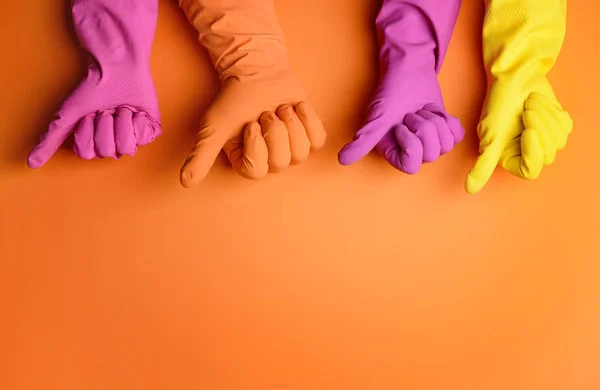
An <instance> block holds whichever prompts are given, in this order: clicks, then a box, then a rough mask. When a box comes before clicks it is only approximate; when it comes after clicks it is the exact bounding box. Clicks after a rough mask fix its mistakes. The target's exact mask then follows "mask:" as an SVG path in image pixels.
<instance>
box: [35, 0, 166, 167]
mask: <svg viewBox="0 0 600 390" xmlns="http://www.w3.org/2000/svg"><path fill="white" fill-rule="evenodd" d="M72 9H73V20H74V23H75V30H76V31H77V36H78V37H79V41H80V42H81V45H82V46H83V48H84V49H85V50H86V51H88V52H89V53H90V55H91V56H92V59H91V61H90V65H89V66H88V72H87V75H86V77H85V79H84V80H83V81H82V82H81V84H80V85H79V86H78V87H77V89H75V91H74V92H73V93H72V95H71V96H70V97H69V98H68V99H67V100H66V101H65V102H64V103H63V106H62V107H61V109H60V110H59V112H58V113H57V115H56V116H55V118H54V120H53V121H52V122H51V123H50V125H49V127H48V131H47V132H46V133H45V134H44V135H43V136H42V137H41V140H40V142H39V143H38V144H37V145H36V146H35V147H34V148H33V150H32V151H31V153H30V154H29V158H28V160H27V163H28V165H29V167H30V168H39V167H41V166H42V165H44V164H45V163H46V162H48V160H49V159H50V158H51V157H52V155H54V153H56V151H57V150H58V148H59V147H60V145H61V144H62V143H63V142H64V141H65V140H66V139H67V138H68V137H69V135H70V134H71V133H72V132H75V144H74V147H73V149H74V150H75V153H76V154H77V155H78V156H79V157H81V158H83V159H85V160H89V159H92V158H96V157H100V158H104V157H112V158H115V159H116V158H119V157H120V156H122V155H131V156H133V155H135V153H136V152H137V146H138V145H139V146H142V145H145V144H148V143H150V142H152V141H153V140H154V139H155V138H156V137H158V136H159V135H160V134H161V125H160V112H159V109H158V99H157V97H156V90H155V89H154V83H153V81H152V75H151V73H150V65H149V61H150V51H151V47H152V41H153V38H154V33H155V30H156V20H157V16H158V1H157V0H73V3H72Z"/></svg>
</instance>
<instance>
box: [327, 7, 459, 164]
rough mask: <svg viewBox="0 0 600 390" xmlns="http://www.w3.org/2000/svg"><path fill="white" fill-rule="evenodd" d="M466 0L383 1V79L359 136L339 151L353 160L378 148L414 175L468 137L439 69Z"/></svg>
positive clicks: (346, 160)
mask: <svg viewBox="0 0 600 390" xmlns="http://www.w3.org/2000/svg"><path fill="white" fill-rule="evenodd" d="M460 5H461V0H384V2H383V5H382V7H381V11H380V13H379V16H378V17H377V30H378V34H379V42H380V46H381V52H380V59H379V63H380V67H381V75H382V76H381V81H380V84H379V88H378V90H377V93H376V94H375V98H374V99H373V101H372V103H371V105H370V107H369V112H368V116H367V123H366V124H365V126H364V127H363V128H362V129H360V130H359V131H358V132H357V133H356V137H355V138H354V141H353V142H351V143H350V144H348V145H346V146H345V147H344V148H343V149H342V150H341V152H340V154H339V161H340V163H341V164H342V165H350V164H353V163H355V162H357V161H358V160H360V159H361V158H363V157H364V156H366V155H367V154H368V153H370V152H371V151H372V150H373V149H374V148H377V151H378V152H379V153H380V154H382V155H383V156H385V158H386V160H387V161H388V162H389V163H390V164H391V165H393V166H394V167H396V168H397V169H400V170H401V171H403V172H406V173H409V174H414V173H417V172H418V171H419V169H420V168H421V165H422V164H423V163H424V162H432V161H435V160H437V159H438V158H439V157H440V156H441V155H443V154H445V153H448V152H450V151H451V150H452V148H454V146H455V145H456V144H457V143H459V142H460V141H461V140H462V139H463V137H464V129H463V127H462V126H461V124H460V121H459V120H458V119H456V118H454V117H452V116H450V115H448V114H447V113H446V110H445V108H444V101H443V98H442V93H441V90H440V87H439V84H438V79H437V73H438V72H439V70H440V69H441V67H442V63H443V61H444V57H445V55H446V51H447V49H448V44H449V42H450V38H451V36H452V32H453V30H454V25H455V24H456V19H457V17H458V11H459V9H460Z"/></svg>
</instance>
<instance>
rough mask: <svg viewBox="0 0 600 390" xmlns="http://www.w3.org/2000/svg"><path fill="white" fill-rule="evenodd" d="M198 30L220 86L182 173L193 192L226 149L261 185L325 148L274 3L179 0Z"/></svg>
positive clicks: (237, 166)
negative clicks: (293, 66) (268, 176)
mask: <svg viewBox="0 0 600 390" xmlns="http://www.w3.org/2000/svg"><path fill="white" fill-rule="evenodd" d="M179 5H180V6H181V8H182V9H183V10H184V12H185V13H186V15H187V17H188V19H189V20H190V22H191V23H192V24H193V25H194V27H195V28H196V29H197V30H198V32H199V38H200V42H201V43H202V45H203V46H204V47H206V49H207V50H208V52H209V54H210V57H211V59H212V61H213V64H214V66H215V68H216V70H217V72H218V74H219V76H220V79H221V82H222V88H221V91H220V93H219V95H218V96H217V98H216V99H215V101H214V102H213V103H212V104H211V106H210V107H209V108H208V111H207V112H206V114H205V115H204V118H203V119H202V121H201V125H200V131H199V133H198V136H197V139H196V144H195V145H194V147H193V148H192V151H191V153H190V155H189V157H188V159H187V161H186V162H185V164H184V166H183V168H182V169H181V184H182V185H183V186H185V187H193V186H194V185H196V184H198V183H199V182H200V181H201V180H202V179H203V178H204V177H205V176H206V175H207V174H208V172H209V170H210V168H211V167H212V165H213V164H214V161H215V159H216V158H217V156H218V155H219V153H220V151H221V150H224V151H225V153H226V154H227V157H228V158H229V161H230V162H231V164H232V166H233V168H234V169H235V170H236V171H237V172H239V173H240V174H242V175H243V176H245V177H247V178H252V179H257V178H261V177H263V176H265V175H266V174H267V173H268V172H269V171H271V172H278V171H281V170H283V169H285V168H286V167H287V166H288V165H289V164H290V163H299V162H302V161H304V160H306V159H307V158H308V155H309V153H310V151H311V149H312V150H316V149H319V148H321V147H322V146H323V145H324V143H325V138H326V134H325V130H324V129H323V124H322V123H321V120H320V119H319V117H318V116H317V114H316V113H315V112H314V110H313V109H312V108H311V107H310V105H309V104H308V103H306V102H305V100H306V95H305V93H304V91H303V89H302V87H301V85H300V83H299V82H298V80H297V79H296V77H295V76H294V75H293V73H292V71H291V69H290V66H289V64H288V60H287V56H286V52H285V46H284V42H283V34H282V31H281V28H280V26H279V23H278V21H277V17H276V15H275V9H274V6H273V1H272V0H218V1H215V0H179Z"/></svg>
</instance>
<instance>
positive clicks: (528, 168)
mask: <svg viewBox="0 0 600 390" xmlns="http://www.w3.org/2000/svg"><path fill="white" fill-rule="evenodd" d="M486 6H487V14H486V18H485V22H484V27H483V47H484V50H483V51H484V60H485V65H486V69H487V72H488V82H489V85H490V87H489V89H488V95H487V98H486V102H485V105H484V108H483V112H482V115H481V118H482V119H481V122H480V123H479V126H478V129H477V131H478V134H479V138H480V140H481V144H480V153H481V156H480V157H479V158H478V160H477V162H476V164H475V166H474V167H473V169H471V172H470V173H469V175H468V177H467V180H466V189H467V191H468V192H469V193H472V194H473V193H476V192H479V191H480V190H481V189H482V188H483V186H484V185H485V184H486V183H487V181H488V180H489V179H490V177H491V176H492V174H493V172H494V170H495V168H496V166H497V165H498V164H501V165H502V167H503V168H504V169H506V170H508V171H509V172H510V173H512V174H514V175H516V176H519V177H522V178H524V179H529V180H533V179H536V178H537V177H538V176H539V175H540V173H541V171H542V168H543V167H544V165H549V164H551V163H553V162H554V160H555V158H556V152H557V151H558V150H561V149H563V148H564V147H565V145H566V143H567V138H568V136H569V134H570V133H571V130H572V128H573V121H572V120H571V117H570V116H569V114H568V113H567V112H566V111H564V110H563V108H562V107H561V105H560V104H559V103H558V100H557V99H556V96H555V95H554V91H553V90H552V86H551V85H550V83H549V82H548V79H547V78H546V74H547V73H548V72H549V71H550V69H551V68H552V67H553V66H554V63H555V62H556V59H557V58H558V55H559V53H560V49H561V47H562V44H563V41H564V36H565V32H566V12H567V2H566V0H486Z"/></svg>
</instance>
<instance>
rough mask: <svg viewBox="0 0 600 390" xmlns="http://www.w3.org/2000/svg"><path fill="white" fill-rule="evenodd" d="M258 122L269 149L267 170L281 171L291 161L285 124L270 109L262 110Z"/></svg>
mask: <svg viewBox="0 0 600 390" xmlns="http://www.w3.org/2000/svg"><path fill="white" fill-rule="evenodd" d="M259 122H260V126H261V127H262V133H263V137H264V139H265V141H266V143H267V149H268V151H269V171H270V172H274V173H275V172H281V171H283V170H284V169H286V168H287V167H288V166H289V165H290V162H291V161H292V152H291V149H290V137H289V135H288V132H287V129H286V127H285V124H284V123H283V122H282V121H281V120H279V118H278V117H277V115H275V114H274V113H272V112H270V111H267V112H264V113H263V114H262V115H261V116H260V119H259Z"/></svg>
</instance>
